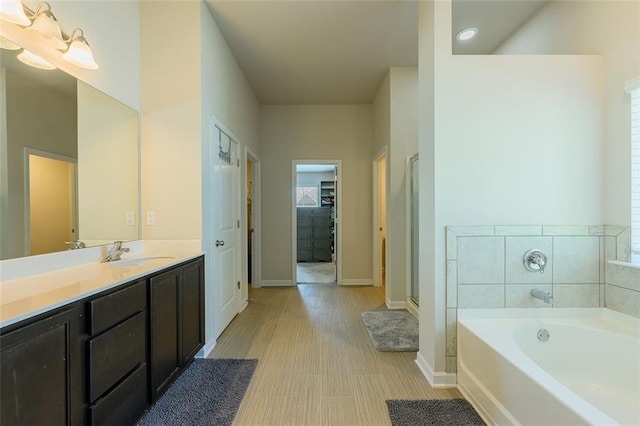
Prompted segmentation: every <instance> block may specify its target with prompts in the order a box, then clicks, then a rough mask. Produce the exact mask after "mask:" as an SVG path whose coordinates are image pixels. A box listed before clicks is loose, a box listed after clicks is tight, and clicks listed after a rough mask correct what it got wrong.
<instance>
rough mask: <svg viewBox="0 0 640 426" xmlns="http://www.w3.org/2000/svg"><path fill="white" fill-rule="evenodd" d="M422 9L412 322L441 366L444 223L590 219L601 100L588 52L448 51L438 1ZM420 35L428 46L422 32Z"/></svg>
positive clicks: (598, 178)
mask: <svg viewBox="0 0 640 426" xmlns="http://www.w3.org/2000/svg"><path fill="white" fill-rule="evenodd" d="M434 12H435V18H434V20H433V26H432V27H431V28H433V30H431V31H434V33H433V37H434V38H433V39H434V44H433V49H434V52H435V55H434V73H433V79H434V80H433V81H434V83H433V88H434V98H433V99H434V100H433V103H434V105H435V116H434V127H433V131H434V143H433V148H431V144H430V142H429V140H428V138H429V137H430V130H429V129H425V130H426V132H427V134H426V135H425V136H424V137H423V136H422V135H421V136H420V139H421V141H420V155H421V174H420V184H421V187H420V198H421V199H420V203H421V204H420V207H421V209H422V207H423V205H425V204H427V205H426V209H427V211H426V212H425V211H424V210H421V213H420V216H421V225H422V224H423V223H424V224H425V226H424V227H423V226H421V228H420V233H421V235H424V233H429V232H433V235H434V236H433V241H434V246H433V254H431V253H429V251H428V249H427V250H425V251H423V250H422V247H423V246H422V245H421V246H420V249H421V255H420V256H421V258H423V257H424V256H425V255H429V256H430V255H433V260H430V261H429V262H431V261H433V265H425V266H426V267H425V271H424V272H426V273H423V269H421V270H420V284H421V285H420V294H421V303H420V313H421V322H423V317H422V314H423V312H424V314H425V321H424V325H425V326H426V327H425V328H428V329H429V330H424V329H423V328H422V324H421V331H422V332H423V333H424V335H425V336H426V337H427V339H422V336H421V339H420V340H421V345H423V346H422V347H421V353H420V355H419V357H420V356H422V357H424V358H425V360H427V363H428V364H429V365H430V368H432V369H433V371H435V372H443V371H445V369H446V366H445V342H444V330H445V320H444V318H445V315H444V314H445V306H446V301H445V290H444V289H445V272H446V251H445V240H444V235H445V226H448V225H491V224H494V223H503V224H506V225H510V224H511V225H516V224H530V223H542V224H546V225H553V224H580V225H588V224H598V223H602V220H603V211H602V204H603V199H604V194H603V187H602V180H603V171H602V156H603V140H602V135H603V128H604V127H603V121H604V120H603V118H604V108H603V96H602V95H603V93H602V92H603V87H602V78H603V68H602V60H601V58H600V57H598V56H560V55H558V56H507V55H501V56H496V55H493V56H483V55H471V56H464V55H458V56H453V55H452V54H451V4H450V2H444V1H443V2H436V3H435V6H434ZM423 18H424V24H425V25H429V24H430V23H429V17H428V16H426V13H425V16H424V17H423ZM421 25H422V23H421ZM426 31H427V32H428V31H429V30H426ZM421 37H424V40H423V39H421V47H420V49H421V50H422V49H424V50H425V51H426V52H429V51H430V49H431V45H430V43H431V36H430V35H423V34H422V33H421ZM421 58H422V56H421ZM426 63H427V64H428V63H429V62H428V61H427V62H426ZM421 67H422V62H421ZM420 78H421V82H420V91H421V92H422V91H423V90H424V92H425V93H421V95H420V96H421V102H423V103H426V105H424V109H423V106H421V119H422V114H426V119H427V120H430V106H429V105H430V102H431V101H430V100H429V99H428V98H426V97H425V96H424V95H425V94H430V93H429V92H430V87H429V85H430V81H431V76H430V75H429V70H427V69H425V72H424V73H422V72H421V75H420ZM422 79H424V85H423V81H422ZM422 129H423V128H422V127H421V131H422ZM423 148H424V152H425V153H426V156H423ZM432 149H433V155H434V156H433V166H432V167H433V173H434V174H433V180H431V177H430V176H429V171H428V168H429V164H428V163H429V154H430V152H431V150H432ZM424 160H427V161H425V162H424V163H423V161H424ZM423 171H425V173H424V174H423V173H422V172H423ZM429 184H431V188H429ZM431 190H433V191H434V197H435V198H433V201H432V202H433V206H434V207H433V208H434V217H433V222H431V217H430V216H429V214H430V212H429V211H428V209H429V208H430V203H431V201H430V195H431V194H430V191H431ZM423 195H424V196H423ZM422 219H424V220H422ZM432 224H433V228H431V226H432ZM429 228H431V229H429ZM430 238H431V236H428V238H427V240H426V241H425V244H430V241H431V240H430ZM425 298H426V301H427V303H425V306H424V307H423V303H422V299H425ZM432 309H433V311H432V312H430V310H432ZM422 342H423V343H422ZM430 345H433V347H434V349H431V348H428V346H430ZM422 351H424V353H423V352H422ZM429 357H432V358H431V359H429ZM450 371H451V370H450Z"/></svg>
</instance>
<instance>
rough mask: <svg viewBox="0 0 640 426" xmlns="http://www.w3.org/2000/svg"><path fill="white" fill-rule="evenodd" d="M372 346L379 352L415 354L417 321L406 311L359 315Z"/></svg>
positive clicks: (416, 348)
mask: <svg viewBox="0 0 640 426" xmlns="http://www.w3.org/2000/svg"><path fill="white" fill-rule="evenodd" d="M361 316H362V321H363V322H364V325H365V327H366V328H367V331H368V332H369V337H371V342H373V346H375V348H376V349H377V350H379V351H395V352H417V351H418V320H417V319H416V318H415V317H414V316H413V315H411V314H410V313H409V312H407V311H374V312H363V313H362V314H361Z"/></svg>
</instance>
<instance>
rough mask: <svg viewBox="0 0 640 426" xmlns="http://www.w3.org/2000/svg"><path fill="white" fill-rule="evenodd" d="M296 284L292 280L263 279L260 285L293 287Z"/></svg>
mask: <svg viewBox="0 0 640 426" xmlns="http://www.w3.org/2000/svg"><path fill="white" fill-rule="evenodd" d="M294 285H295V284H294V283H293V281H291V280H262V281H260V287H292V286H294Z"/></svg>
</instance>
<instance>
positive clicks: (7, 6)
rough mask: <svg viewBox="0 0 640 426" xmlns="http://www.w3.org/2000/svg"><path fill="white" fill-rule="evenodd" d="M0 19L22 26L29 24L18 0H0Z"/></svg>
mask: <svg viewBox="0 0 640 426" xmlns="http://www.w3.org/2000/svg"><path fill="white" fill-rule="evenodd" d="M0 20H3V21H6V22H11V23H12V24H18V25H22V26H23V27H26V26H27V25H31V21H30V20H29V18H28V17H27V15H26V14H25V13H24V7H22V2H21V1H20V0H0Z"/></svg>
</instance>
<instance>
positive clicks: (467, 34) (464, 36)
mask: <svg viewBox="0 0 640 426" xmlns="http://www.w3.org/2000/svg"><path fill="white" fill-rule="evenodd" d="M476 35H478V28H476V27H467V28H463V29H461V30H460V31H458V33H457V34H456V40H459V41H467V40H471V39H472V38H474V37H475V36H476Z"/></svg>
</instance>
